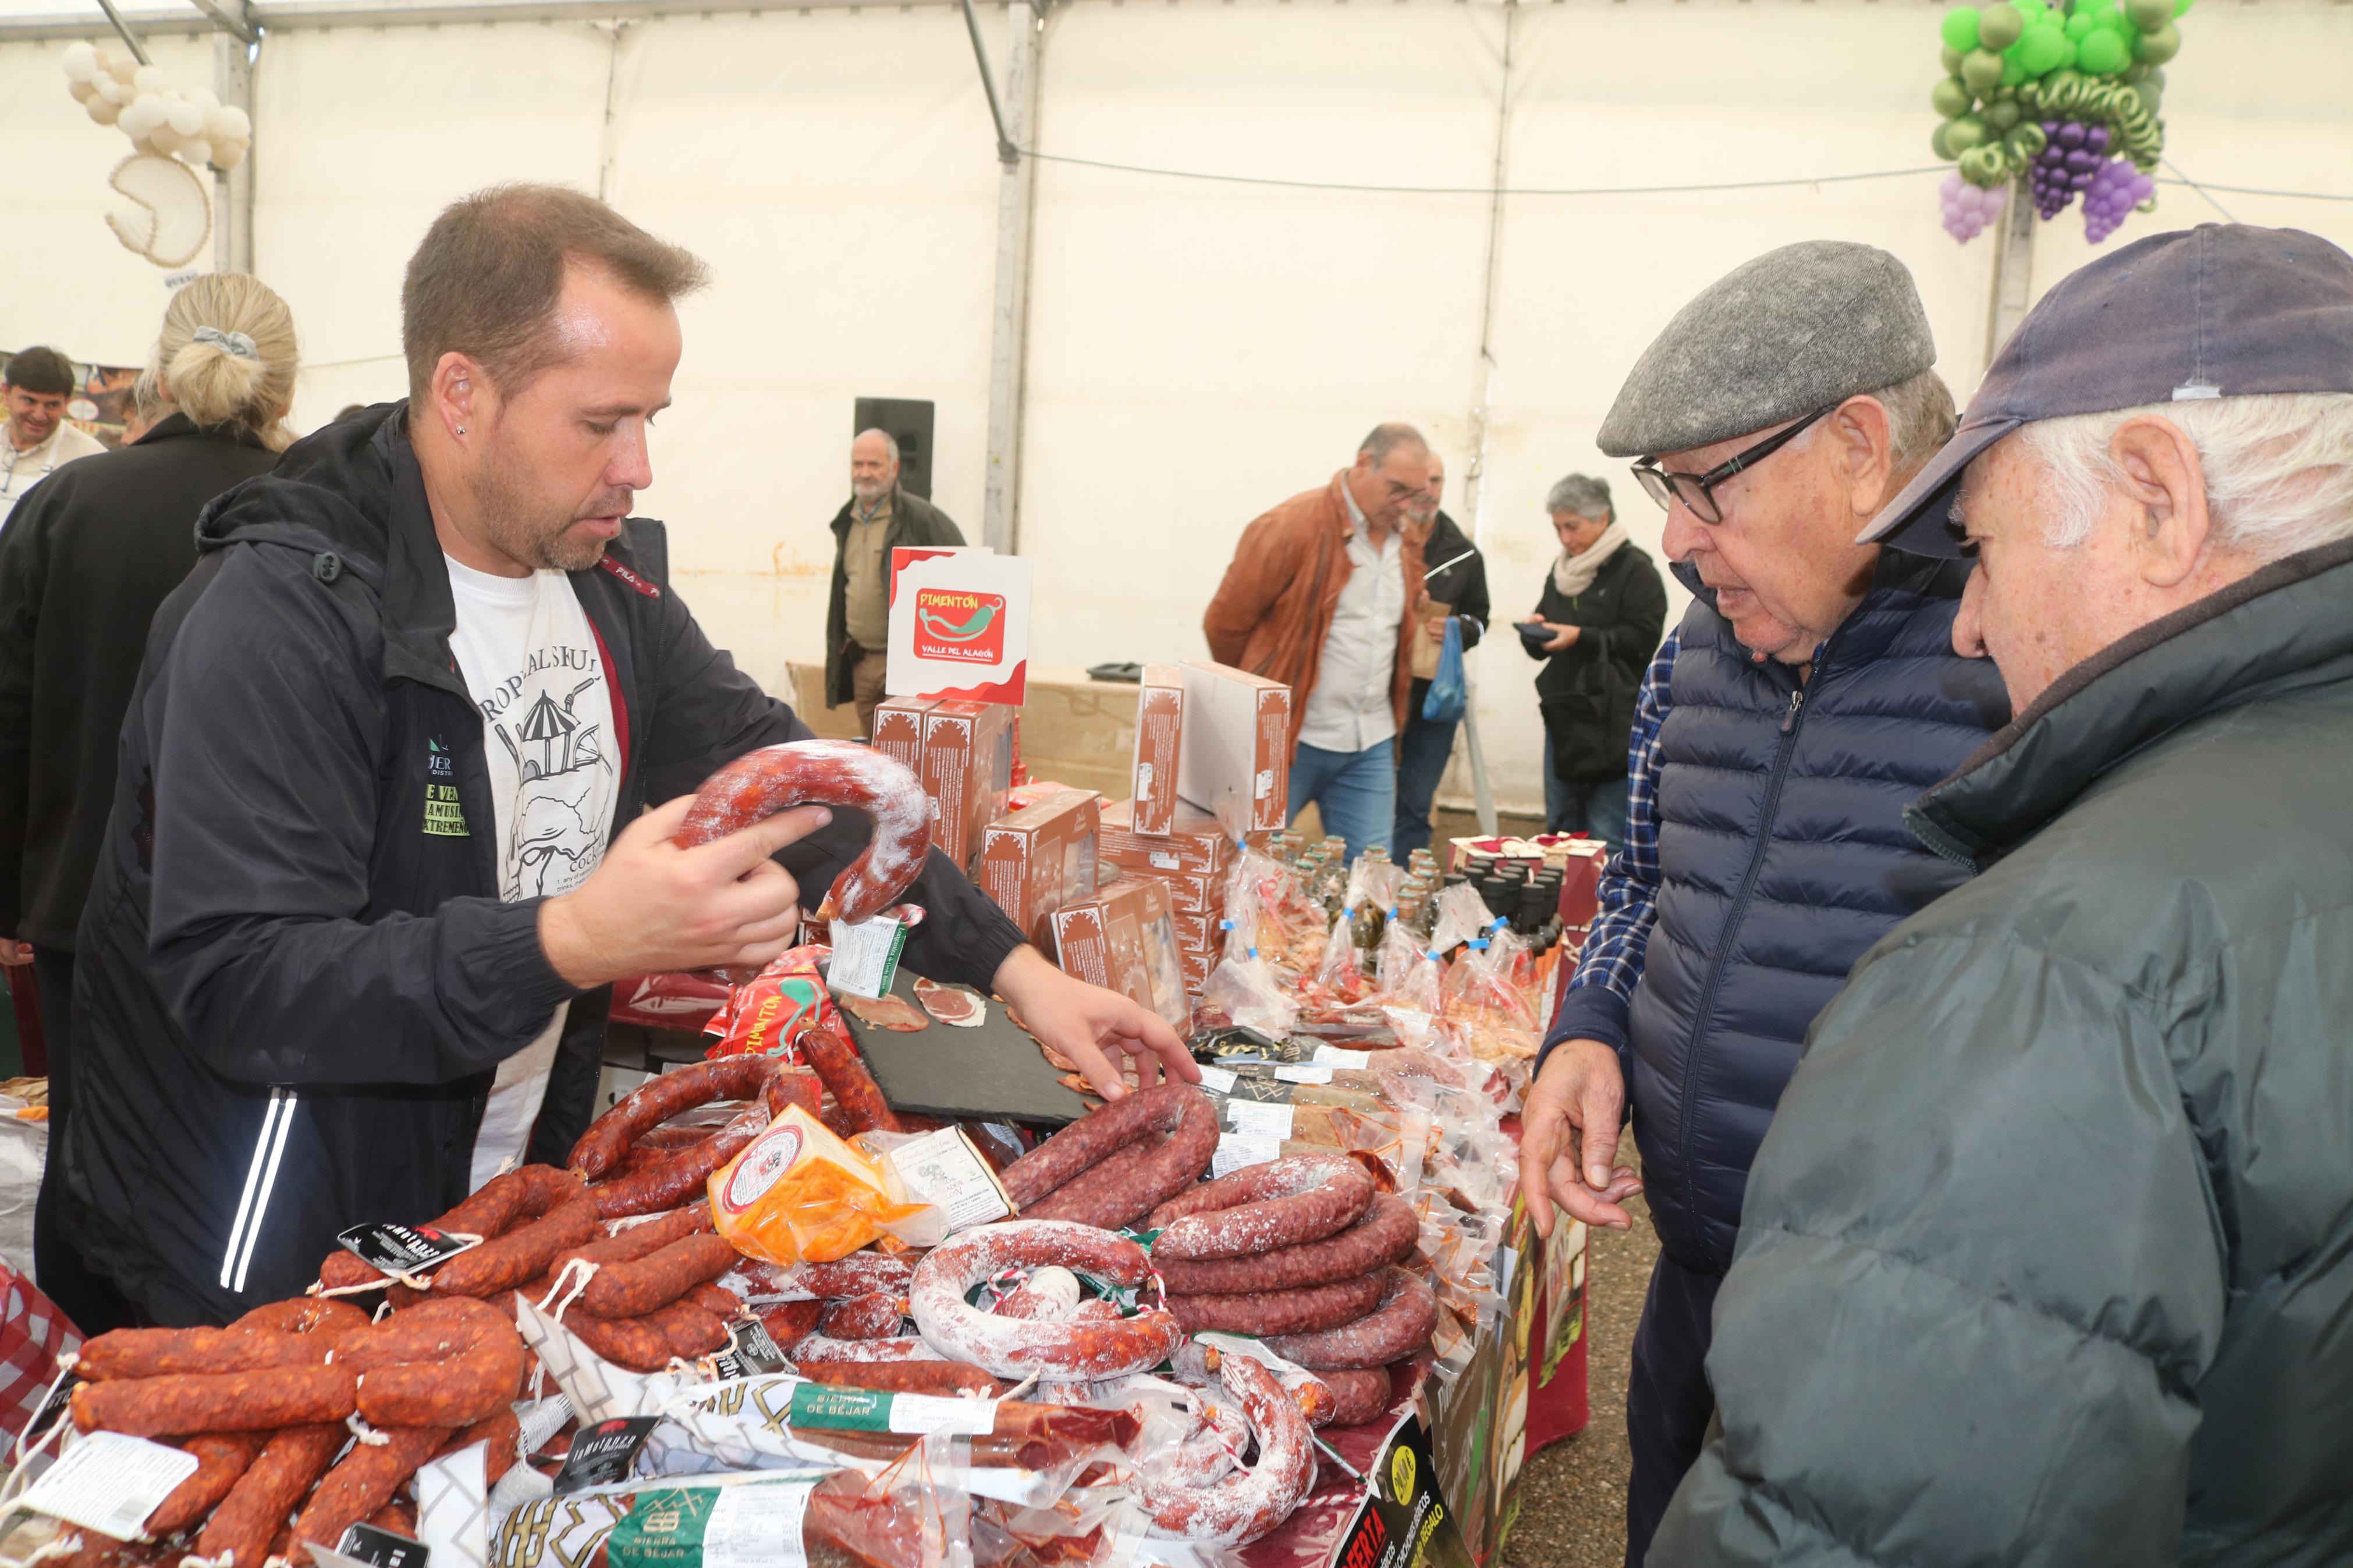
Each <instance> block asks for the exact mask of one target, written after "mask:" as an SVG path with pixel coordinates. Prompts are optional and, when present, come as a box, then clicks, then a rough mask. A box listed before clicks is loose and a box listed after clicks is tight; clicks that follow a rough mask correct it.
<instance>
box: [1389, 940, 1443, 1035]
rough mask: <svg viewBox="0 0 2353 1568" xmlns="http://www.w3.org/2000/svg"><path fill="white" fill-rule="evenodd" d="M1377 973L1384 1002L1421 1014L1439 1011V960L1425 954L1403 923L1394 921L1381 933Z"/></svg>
mask: <svg viewBox="0 0 2353 1568" xmlns="http://www.w3.org/2000/svg"><path fill="white" fill-rule="evenodd" d="M1377 974H1378V976H1379V984H1380V988H1381V1000H1382V1001H1383V1002H1385V1003H1388V1005H1391V1006H1394V1007H1407V1008H1410V1009H1412V1010H1413V1011H1415V1012H1418V1013H1435V1012H1437V1011H1438V1010H1439V1005H1440V999H1441V997H1440V984H1441V981H1442V976H1441V974H1440V967H1439V963H1438V959H1437V956H1436V955H1435V954H1434V953H1430V952H1423V951H1422V946H1421V943H1420V942H1419V940H1417V939H1416V938H1415V936H1414V934H1413V932H1412V931H1408V930H1407V929H1406V927H1405V925H1404V923H1403V922H1402V921H1390V922H1389V924H1388V930H1387V931H1383V932H1382V933H1381V954H1380V960H1379V965H1378V968H1377Z"/></svg>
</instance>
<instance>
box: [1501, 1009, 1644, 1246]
mask: <svg viewBox="0 0 2353 1568" xmlns="http://www.w3.org/2000/svg"><path fill="white" fill-rule="evenodd" d="M1625 1108H1626V1084H1625V1079H1624V1078H1623V1077H1622V1075H1621V1074H1620V1071H1619V1068H1618V1053H1617V1052H1615V1051H1613V1050H1611V1049H1610V1048H1609V1047H1608V1046H1605V1045H1603V1044H1602V1043H1601V1042H1600V1041H1599V1040H1563V1041H1562V1042H1561V1043H1560V1044H1559V1045H1557V1046H1555V1047H1553V1048H1552V1052H1551V1054H1550V1055H1548V1056H1546V1058H1545V1065H1544V1071H1542V1072H1540V1073H1538V1074H1537V1075H1536V1080H1535V1082H1534V1083H1532V1084H1530V1085H1528V1099H1527V1104H1526V1105H1525V1107H1524V1108H1523V1109H1522V1110H1521V1112H1520V1191H1521V1192H1522V1193H1524V1194H1526V1195H1527V1200H1528V1215H1529V1217H1530V1218H1532V1219H1534V1220H1535V1222H1536V1234H1537V1235H1539V1236H1546V1237H1549V1236H1550V1235H1552V1227H1553V1205H1556V1204H1557V1205H1559V1206H1560V1207H1562V1208H1564V1209H1567V1211H1568V1214H1569V1217H1570V1218H1572V1219H1580V1220H1583V1221H1584V1222H1585V1223H1586V1224H1588V1225H1600V1226H1611V1227H1612V1228H1614V1229H1618V1230H1625V1229H1627V1228H1628V1227H1630V1226H1631V1225H1632V1224H1633V1223H1634V1222H1633V1217H1632V1216H1631V1215H1629V1214H1627V1212H1626V1211H1625V1210H1624V1209H1623V1208H1620V1206H1619V1205H1620V1204H1623V1203H1624V1202H1625V1201H1626V1200H1627V1199H1628V1198H1630V1197H1632V1196H1633V1195H1634V1194H1636V1193H1639V1192H1641V1190H1642V1184H1641V1180H1640V1178H1638V1177H1637V1176H1636V1175H1635V1174H1634V1173H1633V1171H1632V1169H1631V1168H1630V1167H1628V1166H1625V1165H1620V1164H1618V1163H1616V1160H1617V1155H1618V1129H1619V1126H1620V1118H1621V1116H1622V1115H1623V1113H1624V1111H1625Z"/></svg>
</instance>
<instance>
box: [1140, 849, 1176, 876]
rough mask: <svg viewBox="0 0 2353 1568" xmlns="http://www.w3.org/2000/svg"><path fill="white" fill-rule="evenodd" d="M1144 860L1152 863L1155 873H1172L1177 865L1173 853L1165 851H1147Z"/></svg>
mask: <svg viewBox="0 0 2353 1568" xmlns="http://www.w3.org/2000/svg"><path fill="white" fill-rule="evenodd" d="M1144 858H1145V859H1146V860H1149V861H1150V862H1152V868H1153V869H1154V870H1155V871H1174V870H1175V869H1176V868H1177V865H1178V864H1179V862H1178V860H1177V858H1176V855H1175V853H1174V852H1173V851H1170V850H1166V849H1147V850H1145V852H1144Z"/></svg>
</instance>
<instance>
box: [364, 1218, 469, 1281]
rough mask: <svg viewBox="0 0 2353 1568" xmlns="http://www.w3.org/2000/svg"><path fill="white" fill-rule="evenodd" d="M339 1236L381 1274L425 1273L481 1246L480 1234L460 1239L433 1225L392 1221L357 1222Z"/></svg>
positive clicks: (370, 1266) (365, 1262)
mask: <svg viewBox="0 0 2353 1568" xmlns="http://www.w3.org/2000/svg"><path fill="white" fill-rule="evenodd" d="M335 1239H336V1240H337V1241H339V1242H341V1243H343V1246H344V1247H346V1248H348V1249H349V1250H350V1252H351V1253H352V1255H353V1257H355V1258H358V1259H359V1260H360V1261H361V1262H362V1263H364V1264H366V1265H367V1266H368V1267H369V1268H373V1269H375V1271H376V1272H377V1273H379V1274H417V1273H422V1272H423V1271H424V1270H426V1269H427V1268H434V1267H436V1266H437V1265H439V1264H443V1263H447V1262H448V1261H449V1259H451V1258H455V1257H457V1256H458V1254H459V1253H461V1252H463V1251H465V1250H466V1249H467V1248H468V1247H480V1245H481V1240H480V1237H476V1238H475V1239H474V1240H472V1241H459V1239H457V1238H456V1237H450V1236H444V1235H443V1234H442V1233H441V1232H439V1231H438V1230H435V1229H434V1228H433V1227H432V1226H429V1225H395V1224H393V1223H392V1222H390V1221H389V1220H378V1221H376V1222H375V1224H373V1225H355V1226H352V1228H351V1229H349V1230H346V1231H342V1232H339V1233H337V1235H336V1237H335Z"/></svg>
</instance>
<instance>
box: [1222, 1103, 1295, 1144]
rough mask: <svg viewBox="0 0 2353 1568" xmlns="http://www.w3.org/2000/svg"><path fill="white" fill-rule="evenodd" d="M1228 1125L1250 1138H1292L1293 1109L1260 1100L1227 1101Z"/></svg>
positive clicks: (1278, 1139)
mask: <svg viewBox="0 0 2353 1568" xmlns="http://www.w3.org/2000/svg"><path fill="white" fill-rule="evenodd" d="M1226 1125H1227V1126H1229V1128H1231V1129H1232V1130H1233V1131H1236V1132H1240V1133H1241V1134H1243V1135H1244V1136H1245V1137H1250V1138H1271V1139H1275V1140H1277V1141H1280V1140H1282V1139H1285V1138H1288V1137H1290V1136H1291V1107H1289V1106H1287V1105H1269V1104H1267V1103H1266V1102H1265V1101H1264V1100H1228V1101H1226Z"/></svg>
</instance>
